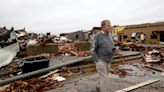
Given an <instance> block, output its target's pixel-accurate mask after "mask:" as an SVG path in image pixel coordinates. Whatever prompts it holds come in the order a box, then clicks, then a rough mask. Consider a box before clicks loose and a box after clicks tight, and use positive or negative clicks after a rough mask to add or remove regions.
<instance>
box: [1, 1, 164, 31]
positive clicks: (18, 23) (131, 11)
mask: <svg viewBox="0 0 164 92" xmlns="http://www.w3.org/2000/svg"><path fill="white" fill-rule="evenodd" d="M163 11H164V0H0V27H3V26H6V27H7V28H10V27H11V26H14V27H16V29H19V28H24V27H25V28H26V30H27V31H29V32H37V33H39V32H42V33H44V32H52V33H55V34H59V33H63V32H72V31H77V30H81V29H83V30H90V29H92V27H93V26H99V25H100V21H101V20H103V19H110V20H111V22H112V24H113V25H127V24H138V23H147V22H158V21H164V12H163Z"/></svg>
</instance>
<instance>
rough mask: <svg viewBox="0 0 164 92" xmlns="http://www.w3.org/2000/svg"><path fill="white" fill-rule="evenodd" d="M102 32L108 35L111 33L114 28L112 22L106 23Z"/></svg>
mask: <svg viewBox="0 0 164 92" xmlns="http://www.w3.org/2000/svg"><path fill="white" fill-rule="evenodd" d="M102 30H103V31H104V32H106V33H109V32H111V31H112V27H111V24H110V22H105V25H104V26H103V28H102Z"/></svg>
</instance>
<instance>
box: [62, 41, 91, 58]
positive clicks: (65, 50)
mask: <svg viewBox="0 0 164 92" xmlns="http://www.w3.org/2000/svg"><path fill="white" fill-rule="evenodd" d="M59 54H61V55H64V56H70V55H73V56H81V57H84V56H89V55H90V53H89V51H77V48H76V47H75V46H74V44H73V43H67V44H66V43H65V44H64V45H62V46H59Z"/></svg>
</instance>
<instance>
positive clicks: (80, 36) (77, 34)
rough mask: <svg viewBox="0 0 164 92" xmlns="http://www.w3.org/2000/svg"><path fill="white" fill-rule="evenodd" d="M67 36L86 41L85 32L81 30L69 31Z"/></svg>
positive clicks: (73, 39)
mask: <svg viewBox="0 0 164 92" xmlns="http://www.w3.org/2000/svg"><path fill="white" fill-rule="evenodd" d="M67 38H68V39H69V40H72V41H85V40H86V39H85V33H84V32H83V31H82V30H80V31H76V32H72V33H69V34H68V36H67Z"/></svg>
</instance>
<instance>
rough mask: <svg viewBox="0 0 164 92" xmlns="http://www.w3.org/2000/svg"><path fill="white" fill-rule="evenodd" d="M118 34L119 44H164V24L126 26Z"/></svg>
mask: <svg viewBox="0 0 164 92" xmlns="http://www.w3.org/2000/svg"><path fill="white" fill-rule="evenodd" d="M124 27H125V28H124V29H123V30H122V31H120V32H118V33H117V35H118V41H119V42H135V43H145V44H158V43H159V42H164V22H157V23H147V24H138V25H126V26H124Z"/></svg>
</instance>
